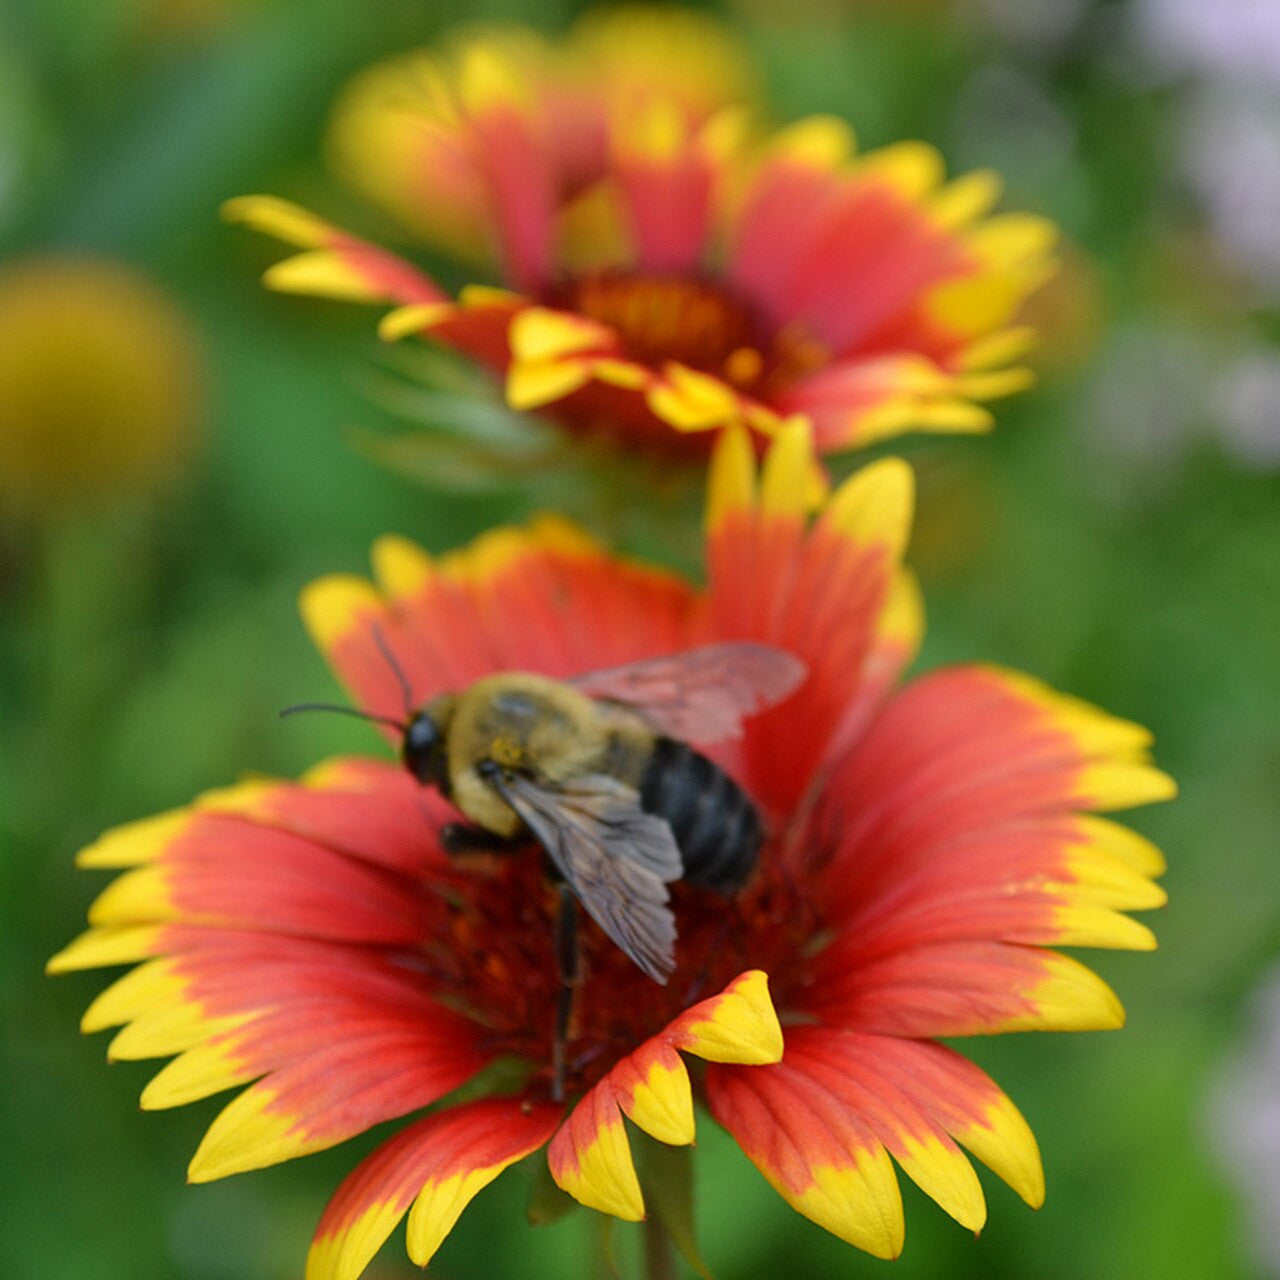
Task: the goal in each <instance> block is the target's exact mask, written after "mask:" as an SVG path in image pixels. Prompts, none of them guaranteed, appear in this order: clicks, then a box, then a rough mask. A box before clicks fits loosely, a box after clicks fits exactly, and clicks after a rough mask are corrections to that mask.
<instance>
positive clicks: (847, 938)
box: [803, 667, 1172, 1036]
mask: <svg viewBox="0 0 1280 1280" xmlns="http://www.w3.org/2000/svg"><path fill="white" fill-rule="evenodd" d="M1149 741H1150V735H1149V734H1148V733H1147V732H1146V731H1145V730H1144V729H1141V728H1140V727H1139V726H1136V725H1133V724H1130V723H1129V722H1127V721H1122V720H1118V719H1116V718H1115V717H1113V716H1108V715H1105V714H1104V713H1102V712H1100V711H1097V710H1096V709H1094V708H1092V707H1090V706H1088V705H1087V704H1086V703H1083V702H1080V701H1079V700H1077V699H1072V698H1067V697H1064V696H1063V695H1060V694H1056V693H1054V692H1052V691H1051V690H1049V689H1048V688H1046V687H1045V686H1043V685H1041V684H1039V683H1038V682H1035V681H1031V680H1029V679H1027V678H1026V677H1021V676H1017V675H1014V674H1012V673H1009V672H1004V671H999V670H995V669H990V668H973V667H969V668H956V669H952V670H950V671H942V672H937V673H935V674H933V675H931V676H927V677H925V678H923V679H921V680H919V681H917V682H915V683H914V684H913V685H911V686H909V687H908V688H907V689H906V690H905V691H903V692H902V693H901V694H899V695H898V696H896V697H895V698H893V699H892V700H891V701H890V702H889V703H888V704H886V705H885V707H884V709H883V711H882V712H881V714H880V715H879V716H878V717H877V718H876V719H875V720H874V721H873V723H872V724H871V725H870V727H869V728H868V729H867V731H866V732H865V734H864V735H863V736H862V737H861V739H860V740H859V741H858V742H857V743H856V745H853V746H852V747H851V748H850V750H849V751H848V754H847V755H846V756H845V758H844V760H843V762H842V763H841V764H840V765H839V767H838V768H837V769H836V770H835V772H834V774H833V776H832V779H831V781H830V784H829V787H828V789H827V799H826V808H827V811H826V813H825V814H824V815H822V816H821V817H819V818H818V819H817V821H818V823H819V824H822V823H825V824H826V825H825V827H823V829H825V830H832V829H836V828H838V830H839V832H840V834H839V838H838V839H837V840H836V842H835V848H834V849H833V850H829V853H830V854H831V856H830V861H829V863H828V868H827V870H826V871H825V872H824V877H825V883H826V890H825V897H826V907H825V912H826V915H827V919H828V921H829V923H830V924H831V927H832V928H833V929H834V930H835V938H834V941H833V942H832V944H831V945H830V946H829V947H827V948H826V949H825V950H824V952H823V953H822V954H821V955H820V956H819V957H818V959H817V961H816V964H815V967H814V971H813V973H812V974H811V976H810V979H809V981H808V984H807V989H806V992H805V994H804V996H803V1003H804V1004H805V1007H806V1008H808V1009H810V1010H811V1011H812V1012H813V1013H815V1014H816V1015H817V1016H819V1017H821V1018H823V1019H824V1020H827V1021H829V1022H832V1023H835V1024H838V1025H843V1026H849V1027H857V1028H859V1029H867V1030H875V1031H879V1032H884V1033H892V1034H897V1035H905V1036H942V1035H968V1034H981V1033H987V1032H998V1031H1010V1030H1027V1029H1033V1028H1038V1029H1049V1030H1081V1029H1097V1028H1105V1027H1115V1026H1119V1025H1121V1024H1122V1022H1123V1010H1122V1009H1121V1007H1120V1004H1119V1001H1118V1000H1117V999H1116V997H1115V995H1114V993H1112V992H1111V990H1110V989H1109V988H1108V987H1107V986H1106V984H1105V983H1103V982H1102V981H1101V980H1100V979H1098V978H1097V977H1096V975H1094V974H1092V973H1091V972H1090V971H1089V970H1087V969H1085V968H1084V967H1083V966H1082V965H1080V964H1078V963H1077V962H1075V961H1073V960H1070V959H1068V958H1067V957H1065V956H1061V955H1058V954H1056V953H1055V952H1052V951H1047V950H1042V949H1041V948H1043V947H1048V946H1064V945H1065V946H1102V947H1117V948H1127V949H1139V950H1145V949H1150V948H1152V947H1154V945H1155V940H1154V938H1153V936H1152V934H1151V932H1150V930H1149V929H1148V928H1147V927H1146V926H1145V925H1142V924H1140V923H1138V922H1136V921H1134V920H1132V919H1130V918H1129V916H1128V915H1127V914H1125V913H1126V912H1128V911H1132V910H1139V909H1145V908H1149V907H1155V906H1159V905H1161V904H1162V903H1163V900H1164V895H1163V891H1162V890H1160V889H1159V887H1158V886H1157V885H1156V884H1155V883H1154V881H1153V878H1152V877H1153V876H1154V875H1157V874H1159V871H1160V869H1161V867H1162V863H1161V861H1160V859H1159V855H1158V854H1156V853H1155V851H1154V850H1152V849H1151V848H1150V846H1149V845H1147V844H1146V842H1144V841H1142V840H1141V839H1140V838H1138V837H1135V836H1131V835H1130V834H1129V833H1126V832H1124V830H1123V828H1119V827H1117V826H1115V824H1113V823H1110V822H1105V821H1103V820H1102V819H1098V818H1093V817H1089V816H1086V815H1083V814H1081V813H1080V812H1079V811H1080V810H1082V809H1086V808H1091V807H1092V808H1107V807H1120V806H1124V805H1129V804H1138V803H1145V802H1148V801H1151V800H1156V799H1163V798H1167V797H1168V796H1169V795H1170V794H1171V793H1172V784H1171V783H1170V781H1169V779H1168V778H1167V776H1166V775H1165V774H1163V773H1161V772H1160V771H1159V770H1157V769H1155V768H1154V767H1153V766H1152V765H1151V763H1150V760H1149V756H1148V745H1149ZM833 824H834V828H833Z"/></svg>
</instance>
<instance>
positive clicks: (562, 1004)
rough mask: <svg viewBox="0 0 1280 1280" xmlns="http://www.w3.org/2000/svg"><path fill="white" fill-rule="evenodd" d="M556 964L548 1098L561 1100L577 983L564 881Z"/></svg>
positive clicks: (572, 908) (574, 914) (571, 907)
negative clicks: (554, 1011)
mask: <svg viewBox="0 0 1280 1280" xmlns="http://www.w3.org/2000/svg"><path fill="white" fill-rule="evenodd" d="M555 943H556V965H557V967H558V968H559V970H560V991H559V993H558V994H557V996H556V1029H555V1036H554V1038H553V1040H552V1042H551V1098H552V1101H554V1102H563V1101H564V1072H565V1047H566V1045H567V1043H568V1039H569V1020H570V1018H572V1016H573V995H574V990H575V988H576V987H577V985H578V979H579V968H578V909H577V904H576V903H575V902H574V900H573V892H572V890H570V888H569V886H568V885H567V884H562V885H561V886H560V908H559V910H558V911H557V912H556V934H555Z"/></svg>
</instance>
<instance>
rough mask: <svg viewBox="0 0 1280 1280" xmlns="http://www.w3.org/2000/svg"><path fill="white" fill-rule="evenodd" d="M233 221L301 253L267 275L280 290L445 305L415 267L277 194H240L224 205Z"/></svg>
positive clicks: (439, 293) (437, 290) (440, 294)
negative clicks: (294, 247)
mask: <svg viewBox="0 0 1280 1280" xmlns="http://www.w3.org/2000/svg"><path fill="white" fill-rule="evenodd" d="M222 216H223V217H224V218H226V219H227V220H228V221H229V222H243V223H245V224H246V225H248V226H251V227H253V228H254V229H255V230H257V231H263V232H266V233H267V234H268V235H273V236H276V237H277V238H278V239H281V240H284V241H285V242H286V243H289V244H295V245H298V246H300V247H301V248H302V249H303V252H302V253H300V254H297V255H295V256H294V257H292V258H286V259H285V260H284V261H283V262H278V263H277V264H276V265H275V266H274V267H271V268H270V269H269V270H268V271H267V273H266V275H265V276H264V277H263V279H264V281H265V283H266V284H267V285H268V286H269V287H270V288H272V289H278V290H279V291H281V292H282V293H302V294H310V295H314V296H318V297H322V298H338V299H341V300H343V301H347V302H381V303H390V302H394V303H397V304H400V305H402V306H407V305H409V304H411V303H412V304H415V305H419V306H421V305H426V304H437V303H442V302H444V300H445V297H446V295H445V294H444V293H443V291H442V290H441V289H440V287H439V286H438V285H437V284H436V283H435V282H434V281H433V280H431V279H430V278H429V277H427V276H425V275H423V274H422V273H421V272H420V271H418V270H417V268H415V267H413V266H411V265H410V264H409V263H407V262H405V261H404V259H402V258H398V257H396V256H395V254H392V253H388V252H387V251H386V250H385V249H380V248H378V247H377V246H376V245H372V244H369V243H368V242H367V241H365V240H361V239H359V238H358V237H356V236H353V235H350V234H349V233H348V232H346V231H342V230H340V229H339V228H338V227H335V226H333V225H331V224H330V223H328V222H325V221H324V220H323V219H321V218H318V217H316V216H315V215H314V214H311V213H308V212H307V211H306V210H305V209H302V208H300V207H299V206H298V205H295V204H290V203H289V202H288V201H287V200H281V199H279V198H278V197H276V196H238V197H237V198H236V199H234V200H228V201H227V202H226V203H225V204H224V205H223V206H222Z"/></svg>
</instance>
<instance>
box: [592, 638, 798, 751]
mask: <svg viewBox="0 0 1280 1280" xmlns="http://www.w3.org/2000/svg"><path fill="white" fill-rule="evenodd" d="M806 670H807V668H806V667H805V664H804V663H803V662H801V661H800V659H799V658H797V657H796V656H795V655H794V654H791V653H786V652H784V651H783V650H782V649H774V648H772V647H771V646H769V645H767V644H752V643H750V642H745V641H744V642H742V643H735V644H710V645H705V646H703V647H702V648H700V649H687V650H685V652H684V653H673V654H670V655H669V656H667V657H664V658H648V659H646V660H645V661H643V662H632V663H630V664H629V665H627V666H625V667H611V668H609V669H608V670H607V671H592V672H588V674H586V675H584V676H578V677H577V678H576V679H574V680H572V681H570V683H571V684H573V685H575V686H576V687H577V688H579V689H581V690H582V692H583V693H587V694H590V695H591V697H593V698H607V699H609V700H610V701H612V702H624V703H626V704H627V705H628V706H630V707H634V708H635V709H636V710H637V711H639V712H640V714H641V715H643V716H644V717H645V719H646V720H648V721H649V723H650V724H651V725H653V727H654V728H655V729H657V731H658V732H659V733H663V734H666V735H667V737H670V738H679V739H680V740H681V741H683V742H692V743H700V742H723V741H724V739H726V738H737V737H740V736H741V734H742V721H743V720H744V719H746V717H747V716H750V715H754V714H755V713H756V712H758V711H763V710H765V708H766V707H771V706H773V704H774V703H775V702H781V701H782V699H783V698H785V697H786V696H787V694H789V693H791V692H792V690H794V689H795V688H796V687H797V686H798V685H799V684H800V682H801V681H802V680H803V679H804V677H805V672H806Z"/></svg>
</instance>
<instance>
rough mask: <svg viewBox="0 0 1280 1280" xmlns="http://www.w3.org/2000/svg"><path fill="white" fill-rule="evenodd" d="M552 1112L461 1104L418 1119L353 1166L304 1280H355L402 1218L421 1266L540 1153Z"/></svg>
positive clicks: (506, 1104)
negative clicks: (471, 1207) (495, 1184)
mask: <svg viewBox="0 0 1280 1280" xmlns="http://www.w3.org/2000/svg"><path fill="white" fill-rule="evenodd" d="M559 1118H560V1108H558V1107H547V1106H540V1105H536V1104H533V1103H529V1102H526V1101H523V1100H522V1099H519V1098H492V1099H485V1100H483V1101H479V1102H471V1103H465V1104H463V1105H461V1106H457V1107H452V1108H449V1109H447V1110H444V1111H439V1112H436V1113H434V1114H433V1115H429V1116H427V1117H426V1118H425V1119H423V1120H419V1121H418V1122H417V1123H416V1124H413V1125H411V1126H410V1127H409V1128H407V1129H405V1130H404V1131H403V1132H401V1133H399V1134H397V1135H396V1136H395V1137H394V1138H392V1139H391V1140H390V1141H389V1142H387V1143H384V1144H383V1145H382V1146H381V1147H379V1148H378V1149H377V1150H376V1151H375V1152H374V1153H373V1154H372V1155H371V1156H369V1157H368V1158H367V1159H365V1160H364V1161H363V1162H362V1163H361V1164H360V1165H358V1166H357V1167H356V1168H355V1170H353V1172H352V1173H351V1174H350V1175H348V1177H347V1178H346V1180H345V1181H344V1182H343V1183H342V1185H341V1186H340V1187H339V1188H338V1190H337V1192H336V1193H335V1194H334V1196H333V1199H332V1200H330V1201H329V1204H328V1206H327V1208H326V1209H325V1211H324V1214H323V1216H322V1217H321V1219H320V1224H319V1226H318V1227H317V1228H316V1234H315V1239H314V1240H313V1241H312V1244H311V1251H310V1253H309V1254H308V1255H307V1269H306V1277H307V1280H356V1277H358V1276H359V1275H360V1274H361V1273H362V1272H363V1271H364V1269H365V1267H366V1266H367V1265H368V1264H369V1262H370V1261H371V1260H372V1258H373V1256H374V1254H375V1253H377V1251H378V1249H379V1248H381V1246H382V1244H383V1242H384V1241H385V1240H386V1239H387V1237H388V1236H389V1235H390V1234H391V1232H392V1231H393V1230H395V1227H396V1225H397V1224H398V1223H399V1221H400V1219H401V1218H403V1217H404V1215H405V1213H406V1212H410V1206H411V1205H412V1211H411V1212H410V1218H409V1229H408V1250H409V1256H410V1257H411V1258H412V1259H413V1261H414V1262H416V1263H417V1264H418V1265H419V1266H423V1267H425V1266H426V1265H427V1263H428V1262H430V1260H431V1258H432V1256H433V1255H434V1254H435V1252H436V1250H437V1249H438V1248H439V1246H440V1244H441V1242H442V1241H443V1240H444V1238H445V1237H446V1236H447V1235H448V1234H449V1232H450V1231H451V1230H452V1229H453V1225H454V1223H455V1222H457V1220H458V1218H459V1216H460V1215H461V1213H462V1210H463V1209H465V1208H466V1206H467V1205H468V1204H469V1203H470V1201H471V1200H472V1199H473V1198H474V1197H475V1195H476V1194H477V1193H478V1192H479V1191H481V1190H482V1189H483V1188H484V1187H486V1186H487V1185H488V1184H489V1183H490V1182H492V1181H493V1179H494V1178H496V1177H497V1176H498V1174H500V1173H501V1172H502V1171H503V1170H504V1169H505V1168H507V1167H508V1166H509V1165H511V1164H513V1163H515V1161H517V1160H520V1159H523V1157H525V1156H527V1155H529V1154H530V1152H533V1151H536V1150H537V1149H538V1148H539V1147H541V1146H542V1145H543V1144H544V1143H545V1142H546V1141H547V1139H548V1138H550V1136H551V1134H552V1132H553V1131H554V1129H555V1126H556V1124H557V1123H558V1121H559Z"/></svg>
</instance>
